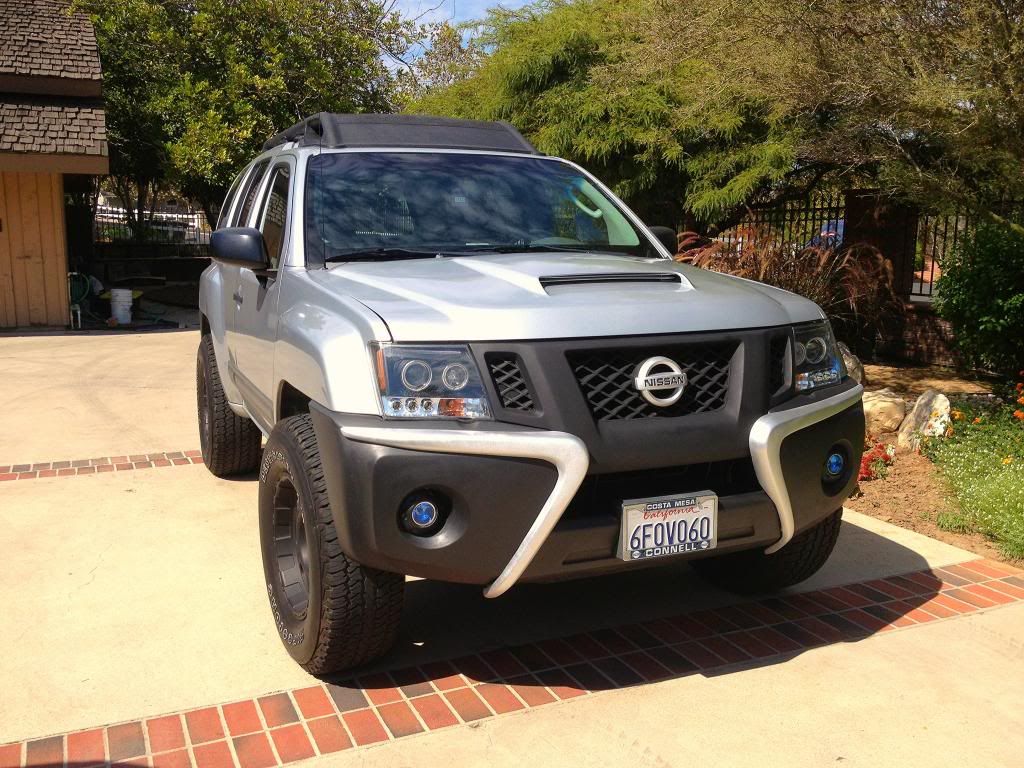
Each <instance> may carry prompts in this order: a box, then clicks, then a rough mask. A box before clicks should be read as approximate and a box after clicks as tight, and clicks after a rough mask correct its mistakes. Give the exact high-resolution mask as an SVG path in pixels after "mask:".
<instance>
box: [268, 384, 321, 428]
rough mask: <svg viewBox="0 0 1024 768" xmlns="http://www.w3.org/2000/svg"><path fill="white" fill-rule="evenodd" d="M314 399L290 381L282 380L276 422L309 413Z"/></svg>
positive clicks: (278, 394)
mask: <svg viewBox="0 0 1024 768" xmlns="http://www.w3.org/2000/svg"><path fill="white" fill-rule="evenodd" d="M312 401H313V398H312V397H310V396H309V395H307V394H306V393H305V392H303V391H302V390H301V389H299V388H298V387H296V386H294V385H292V384H291V383H290V382H289V381H287V380H285V379H282V380H281V383H280V386H278V388H277V403H276V409H275V418H274V420H275V421H281V420H282V419H287V418H288V417H289V416H300V415H302V414H304V413H309V404H310V403H311V402H312Z"/></svg>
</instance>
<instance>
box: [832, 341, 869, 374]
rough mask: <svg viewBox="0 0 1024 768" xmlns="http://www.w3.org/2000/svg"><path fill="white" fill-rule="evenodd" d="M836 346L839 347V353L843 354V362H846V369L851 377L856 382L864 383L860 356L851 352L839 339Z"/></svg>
mask: <svg viewBox="0 0 1024 768" xmlns="http://www.w3.org/2000/svg"><path fill="white" fill-rule="evenodd" d="M836 346H837V347H838V348H839V354H841V355H842V356H843V362H844V363H846V370H847V372H849V374H850V376H851V378H853V379H855V380H856V381H857V383H858V384H866V383H867V376H866V375H865V374H864V365H863V364H862V363H861V361H860V358H859V357H857V356H856V355H855V354H853V352H851V351H850V348H849V347H848V346H846V345H845V344H843V342H841V341H840V342H839V343H838V344H837V345H836Z"/></svg>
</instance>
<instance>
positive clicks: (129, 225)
mask: <svg viewBox="0 0 1024 768" xmlns="http://www.w3.org/2000/svg"><path fill="white" fill-rule="evenodd" d="M93 242H95V243H149V244H155V245H182V246H195V245H209V243H210V227H209V225H208V224H207V223H206V217H205V216H204V215H203V213H202V212H201V211H190V210H185V211H180V212H178V211H175V212H170V211H167V212H164V211H157V212H153V213H148V214H145V215H144V216H143V218H142V220H141V221H139V220H133V218H132V217H131V216H129V213H128V211H126V210H125V209H124V208H118V207H114V206H109V205H100V206H97V207H96V212H95V215H94V217H93Z"/></svg>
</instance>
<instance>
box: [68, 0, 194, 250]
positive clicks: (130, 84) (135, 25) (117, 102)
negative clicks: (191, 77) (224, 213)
mask: <svg viewBox="0 0 1024 768" xmlns="http://www.w3.org/2000/svg"><path fill="white" fill-rule="evenodd" d="M80 7H81V8H82V9H83V10H85V11H87V12H88V13H89V14H90V15H91V17H92V20H93V26H94V28H95V30H96V41H97V44H98V45H99V49H100V55H101V59H102V63H103V98H104V103H105V107H106V117H107V140H108V143H109V147H110V173H111V176H110V182H111V185H112V186H113V189H114V191H115V192H116V193H117V195H118V197H120V198H121V201H122V203H123V204H124V207H125V209H126V210H127V213H128V227H129V229H130V230H131V233H132V236H133V237H141V236H142V234H143V232H144V230H145V227H146V224H147V221H148V217H149V215H150V212H151V209H152V203H153V201H154V200H155V198H156V195H157V194H158V193H159V191H160V189H161V187H162V186H163V185H164V183H165V180H166V177H167V169H168V152H167V143H168V141H169V139H170V135H169V133H168V131H167V124H166V117H165V104H164V99H165V94H167V93H168V92H169V90H170V89H171V88H172V87H173V84H174V82H175V80H176V77H177V69H178V68H177V61H178V56H177V55H176V53H175V42H174V39H175V36H174V34H173V32H172V30H171V28H170V26H169V23H168V19H167V15H166V13H165V12H164V9H163V7H162V6H160V5H159V4H157V3H153V2H151V1H150V0H118V1H117V2H115V3H109V2H102V3H101V2H99V0H96V2H95V4H93V3H92V2H90V3H83V4H81V5H80ZM100 10H102V12H100Z"/></svg>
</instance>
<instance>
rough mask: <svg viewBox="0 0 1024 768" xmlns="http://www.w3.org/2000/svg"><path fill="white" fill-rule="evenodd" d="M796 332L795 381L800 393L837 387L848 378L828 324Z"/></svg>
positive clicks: (795, 329)
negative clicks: (831, 385)
mask: <svg viewBox="0 0 1024 768" xmlns="http://www.w3.org/2000/svg"><path fill="white" fill-rule="evenodd" d="M793 331H794V334H795V339H794V343H793V374H794V376H793V377H794V379H795V381H796V388H797V391H798V392H806V391H808V390H811V389H817V388H818V387H827V386H829V385H830V384H838V383H839V382H840V381H842V380H843V379H845V378H846V365H845V364H844V363H843V356H842V355H840V354H839V349H838V348H837V347H836V340H835V338H834V337H833V335H832V326H831V325H829V323H828V321H827V320H823V321H821V322H817V323H808V324H807V325H798V326H797V327H796V328H794V329H793Z"/></svg>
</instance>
